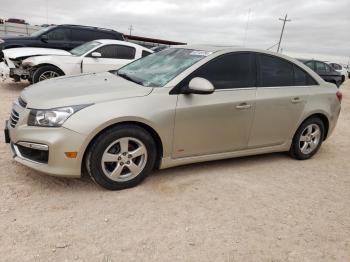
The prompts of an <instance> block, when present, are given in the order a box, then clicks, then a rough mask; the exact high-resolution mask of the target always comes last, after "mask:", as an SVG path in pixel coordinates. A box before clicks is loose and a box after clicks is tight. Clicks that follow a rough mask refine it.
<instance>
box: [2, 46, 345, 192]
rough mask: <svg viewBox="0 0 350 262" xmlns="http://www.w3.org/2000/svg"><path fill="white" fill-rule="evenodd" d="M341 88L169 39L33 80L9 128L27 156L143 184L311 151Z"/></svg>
mask: <svg viewBox="0 0 350 262" xmlns="http://www.w3.org/2000/svg"><path fill="white" fill-rule="evenodd" d="M341 98H342V94H341V93H340V92H339V91H338V89H337V87H336V86H335V85H334V84H331V83H326V82H325V81H323V80H322V79H321V78H320V77H319V76H318V75H317V74H316V73H315V72H313V71H312V70H311V69H310V68H308V67H307V66H305V65H303V64H302V63H300V62H298V61H296V60H294V59H292V58H289V57H286V56H283V55H278V54H276V53H271V52H267V51H261V50H253V49H241V48H232V47H218V46H184V47H182V46H181V47H174V48H169V49H166V50H164V51H161V52H158V53H155V54H152V55H149V56H147V57H145V58H142V59H140V60H137V61H135V62H133V63H131V64H129V65H127V66H125V67H123V68H121V69H119V70H116V71H110V72H105V73H98V74H86V75H80V76H72V77H61V78H56V79H52V80H48V81H44V82H42V83H39V84H36V85H32V86H30V87H28V88H26V89H25V90H24V91H23V92H22V94H21V95H20V97H19V98H18V99H17V100H16V101H15V103H14V105H13V108H12V112H11V116H10V119H9V120H8V121H7V124H6V128H5V139H6V141H7V142H8V143H10V145H11V148H12V151H13V153H14V158H15V160H17V161H18V162H20V163H22V164H24V165H26V166H28V167H31V168H33V169H36V170H39V171H41V172H44V173H48V174H52V175H56V176H65V177H79V176H81V174H82V172H83V171H86V172H87V173H88V174H89V175H90V176H91V178H92V179H93V180H94V181H95V182H96V183H97V184H99V185H101V186H103V187H105V188H107V189H111V190H116V189H123V188H128V187H132V186H135V185H137V184H138V183H140V182H141V181H142V180H143V179H144V178H145V177H146V176H147V175H148V174H149V173H150V172H151V171H152V169H155V168H160V169H162V168H168V167H172V166H177V165H183V164H189V163H194V162H201V161H210V160H216V159H224V158H232V157H238V156H248V155H255V154H262V153H269V152H283V151H288V152H289V153H290V155H291V156H292V157H294V158H296V159H300V160H304V159H308V158H310V157H312V156H313V155H314V154H315V153H316V152H317V150H318V149H319V147H320V146H321V144H322V142H323V141H324V140H325V139H327V138H328V137H329V136H330V135H331V133H332V131H333V129H334V127H335V125H336V122H337V119H338V116H339V112H340V107H341V106H340V102H341Z"/></svg>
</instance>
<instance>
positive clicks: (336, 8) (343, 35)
mask: <svg viewBox="0 0 350 262" xmlns="http://www.w3.org/2000/svg"><path fill="white" fill-rule="evenodd" d="M287 13H288V18H290V19H291V21H290V22H287V23H286V27H285V33H284V36H283V39H282V45H281V47H282V52H283V53H285V54H287V55H291V56H294V57H300V58H315V59H321V60H332V61H335V62H340V63H343V64H348V63H350V33H349V32H350V0H337V1H335V0H289V1H286V0H260V1H253V0H231V1H229V0H208V1H203V0H191V1H188V0H172V1H169V0H154V1H151V0H114V1H112V0H56V1H53V0H0V17H2V18H10V17H11V18H22V19H25V20H26V21H27V22H28V23H30V24H43V23H50V24H51V23H52V24H63V23H71V24H82V25H91V26H100V27H106V28H112V29H115V30H117V31H120V32H122V33H126V34H128V33H129V27H130V25H132V27H133V30H132V34H133V35H139V36H146V37H154V38H161V39H167V40H173V41H181V42H185V43H188V44H222V45H234V46H244V47H249V48H259V49H267V48H269V47H271V46H273V45H275V44H276V43H277V42H278V40H279V37H280V32H281V28H282V21H280V20H279V18H282V17H284V16H285V14H287ZM271 50H276V47H274V48H272V49H271Z"/></svg>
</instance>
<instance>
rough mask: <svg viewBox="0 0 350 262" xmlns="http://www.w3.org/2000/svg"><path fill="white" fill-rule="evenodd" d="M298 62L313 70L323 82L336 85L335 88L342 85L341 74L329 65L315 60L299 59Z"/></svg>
mask: <svg viewBox="0 0 350 262" xmlns="http://www.w3.org/2000/svg"><path fill="white" fill-rule="evenodd" d="M299 61H301V62H302V63H304V64H305V65H307V66H308V67H310V68H311V69H312V70H314V71H315V72H316V73H317V74H318V75H319V76H320V77H322V78H323V80H324V81H327V82H330V83H333V84H336V85H337V87H339V86H340V85H341V84H342V83H343V81H342V76H341V74H340V73H339V72H337V71H335V70H334V68H332V67H331V66H330V65H328V64H326V63H324V62H321V61H317V60H306V59H299Z"/></svg>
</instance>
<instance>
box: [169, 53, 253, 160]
mask: <svg viewBox="0 0 350 262" xmlns="http://www.w3.org/2000/svg"><path fill="white" fill-rule="evenodd" d="M194 77H203V78H205V79H207V80H209V81H210V82H211V83H212V84H213V85H214V87H215V91H214V93H212V94H207V95H200V94H179V95H178V101H177V107H176V117H175V129H174V142H173V152H172V155H173V157H174V158H181V157H189V156H196V155H206V154H215V153H223V152H233V151H238V150H243V149H246V148H247V145H248V140H249V134H250V129H251V125H252V121H253V117H254V109H255V95H256V87H255V86H256V67H255V55H254V54H250V53H231V54H226V55H223V56H220V57H218V58H216V59H215V58H214V59H213V60H212V61H210V62H208V63H207V64H205V65H203V66H202V67H200V68H199V69H198V70H196V71H195V72H194V73H192V74H191V75H190V76H189V77H187V78H186V79H185V80H184V81H183V82H182V83H181V85H183V88H186V87H187V86H188V82H189V81H190V80H191V79H192V78H194Z"/></svg>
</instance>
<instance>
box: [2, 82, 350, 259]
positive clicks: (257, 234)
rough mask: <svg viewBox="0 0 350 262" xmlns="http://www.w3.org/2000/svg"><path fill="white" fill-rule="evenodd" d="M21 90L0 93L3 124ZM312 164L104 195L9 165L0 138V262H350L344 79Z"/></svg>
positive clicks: (263, 163) (176, 180)
mask: <svg viewBox="0 0 350 262" xmlns="http://www.w3.org/2000/svg"><path fill="white" fill-rule="evenodd" d="M24 87H25V85H24V84H16V83H9V82H7V83H1V84H0V123H1V125H2V123H3V122H4V121H5V119H6V118H7V117H8V114H9V111H10V108H11V104H12V101H13V100H14V99H15V98H16V97H17V96H18V95H19V93H20V91H21V90H22V89H23V88H24ZM341 89H342V90H343V94H344V100H343V108H342V113H341V116H340V120H339V122H338V126H337V128H336V130H335V132H334V134H333V136H332V137H331V138H330V139H329V140H327V141H326V142H325V144H323V147H322V148H321V150H320V151H319V153H318V154H317V155H316V156H315V157H314V158H313V159H311V160H308V161H296V160H293V159H291V158H289V157H288V156H287V155H285V154H270V155H262V156H256V157H246V158H240V159H230V160H223V161H216V162H210V163H202V164H195V165H188V166H185V167H178V168H173V169H168V170H163V171H158V172H155V173H154V174H153V175H151V176H150V177H149V178H148V179H146V181H145V182H144V183H143V184H141V185H140V186H138V187H136V188H133V189H129V190H124V191H117V192H110V191H106V190H103V189H101V188H99V187H98V186H96V185H95V184H94V183H93V182H92V181H90V180H89V179H87V178H84V179H59V178H54V177H49V176H46V175H42V174H40V173H38V172H36V171H33V170H30V169H28V168H26V167H24V166H22V165H20V164H17V163H16V162H14V161H13V160H12V155H11V153H10V148H9V146H8V145H6V144H5V143H3V140H4V136H3V133H2V131H1V133H0V140H1V141H0V184H1V187H0V200H1V205H0V246H1V255H0V261H274V262H276V261H350V158H349V155H350V81H347V83H345V84H344V85H343V86H342V88H341Z"/></svg>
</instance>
